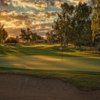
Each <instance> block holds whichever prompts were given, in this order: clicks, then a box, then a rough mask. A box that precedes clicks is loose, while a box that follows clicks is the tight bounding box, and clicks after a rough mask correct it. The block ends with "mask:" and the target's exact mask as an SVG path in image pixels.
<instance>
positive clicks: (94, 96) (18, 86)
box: [0, 74, 100, 100]
mask: <svg viewBox="0 0 100 100" xmlns="http://www.w3.org/2000/svg"><path fill="white" fill-rule="evenodd" d="M0 100H100V91H91V92H86V91H80V90H78V89H77V88H76V87H74V86H72V85H70V84H68V83H64V82H62V81H60V80H56V79H40V78H34V77H32V76H24V75H7V74H0Z"/></svg>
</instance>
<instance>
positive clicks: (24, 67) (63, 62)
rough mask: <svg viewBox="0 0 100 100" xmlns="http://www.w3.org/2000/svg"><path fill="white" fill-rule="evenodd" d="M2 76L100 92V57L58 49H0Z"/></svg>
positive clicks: (22, 47) (31, 47) (24, 47)
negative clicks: (24, 76)
mask: <svg viewBox="0 0 100 100" xmlns="http://www.w3.org/2000/svg"><path fill="white" fill-rule="evenodd" d="M0 56H2V57H0V72H1V73H19V74H28V75H34V76H37V77H38V76H39V77H43V78H51V77H53V78H60V79H62V80H64V81H68V82H70V83H72V84H75V85H76V86H78V87H80V88H81V87H82V88H83V89H100V54H95V53H93V52H91V53H90V52H80V51H78V50H72V49H68V50H66V51H64V52H63V55H62V52H61V51H59V49H58V47H57V45H56V46H52V45H51V46H48V45H36V46H17V47H8V46H6V47H3V46H2V47H0Z"/></svg>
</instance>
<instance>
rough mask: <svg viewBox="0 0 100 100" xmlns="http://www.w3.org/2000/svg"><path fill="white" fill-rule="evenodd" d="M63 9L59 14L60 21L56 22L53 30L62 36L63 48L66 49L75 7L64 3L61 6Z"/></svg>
mask: <svg viewBox="0 0 100 100" xmlns="http://www.w3.org/2000/svg"><path fill="white" fill-rule="evenodd" d="M61 8H62V12H61V13H60V14H58V19H57V21H55V22H54V26H53V28H54V29H55V30H56V33H57V34H59V36H60V41H61V46H62V47H64V48H65V47H66V46H68V42H69V36H70V30H71V22H72V17H73V11H74V7H73V6H72V5H69V4H67V3H64V4H62V5H61Z"/></svg>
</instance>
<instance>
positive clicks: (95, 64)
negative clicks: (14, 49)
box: [0, 55, 100, 72]
mask: <svg viewBox="0 0 100 100" xmlns="http://www.w3.org/2000/svg"><path fill="white" fill-rule="evenodd" d="M0 67H8V68H24V69H38V70H72V71H73V70H75V71H97V72H99V71H100V59H99V58H88V57H63V58H62V57H52V56H36V55H35V56H7V57H0Z"/></svg>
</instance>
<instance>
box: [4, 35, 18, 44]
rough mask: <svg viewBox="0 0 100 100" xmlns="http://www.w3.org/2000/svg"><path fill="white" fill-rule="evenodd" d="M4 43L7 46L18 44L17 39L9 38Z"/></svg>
mask: <svg viewBox="0 0 100 100" xmlns="http://www.w3.org/2000/svg"><path fill="white" fill-rule="evenodd" d="M5 43H8V44H16V43H18V39H16V38H14V37H9V38H8V39H7V40H6V41H5Z"/></svg>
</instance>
